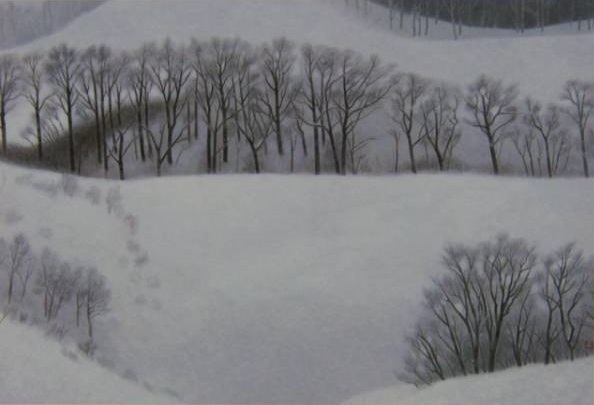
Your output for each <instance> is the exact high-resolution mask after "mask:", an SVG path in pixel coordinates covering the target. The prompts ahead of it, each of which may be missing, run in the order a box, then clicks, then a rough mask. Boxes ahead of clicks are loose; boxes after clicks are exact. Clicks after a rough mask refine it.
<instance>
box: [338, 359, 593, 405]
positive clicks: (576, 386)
mask: <svg viewBox="0 0 594 405" xmlns="http://www.w3.org/2000/svg"><path fill="white" fill-rule="evenodd" d="M592 373H593V372H592V360H591V359H583V360H580V361H578V362H577V363H575V364H569V363H562V364H556V365H553V366H549V367H544V366H542V365H533V366H527V367H524V368H522V369H514V370H506V371H503V372H499V373H496V374H494V375H489V376H485V375H482V376H476V377H468V378H457V379H454V380H449V381H445V382H442V383H439V384H435V385H433V386H431V387H429V388H424V389H415V388H412V387H407V386H400V387H394V388H392V389H387V390H381V391H377V392H373V393H369V394H364V395H360V396H357V397H355V398H352V399H350V400H349V401H347V402H346V403H345V405H366V404H368V405H381V404H386V405H387V404H394V403H395V402H396V403H398V404H399V405H425V404H426V405H459V404H505V405H548V404H583V405H587V404H591V403H592V398H594V395H593V393H592V377H593V374H592Z"/></svg>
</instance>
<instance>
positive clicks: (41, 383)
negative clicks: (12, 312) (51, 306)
mask: <svg viewBox="0 0 594 405" xmlns="http://www.w3.org/2000/svg"><path fill="white" fill-rule="evenodd" d="M0 341H1V342H2V350H0V364H2V367H1V368H0V393H1V394H0V402H1V403H34V402H35V403H39V402H41V403H44V402H45V403H47V402H59V403H60V402H61V403H171V402H173V400H172V399H168V398H166V397H165V396H164V395H157V394H151V393H149V392H148V391H147V390H146V389H144V388H143V387H141V386H138V385H137V384H135V383H133V382H130V381H127V380H124V379H122V378H120V377H118V376H116V375H114V374H113V373H111V372H110V371H109V370H107V369H104V368H103V367H101V366H99V365H98V364H97V363H96V362H93V361H90V360H89V359H86V358H85V357H84V355H82V354H80V353H79V352H77V351H76V350H75V349H73V348H66V347H63V346H62V345H61V344H60V343H58V342H56V341H55V340H53V339H51V338H44V337H43V336H42V335H40V334H39V333H38V332H37V331H35V330H33V329H31V328H30V327H27V326H24V325H21V324H17V323H13V322H11V321H7V320H5V321H4V322H3V323H2V324H0Z"/></svg>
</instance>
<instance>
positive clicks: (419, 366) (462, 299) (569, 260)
mask: <svg viewBox="0 0 594 405" xmlns="http://www.w3.org/2000/svg"><path fill="white" fill-rule="evenodd" d="M442 263H443V267H444V270H445V274H443V275H442V276H441V277H439V278H437V279H435V281H434V283H433V286H432V287H431V288H430V289H427V290H426V291H425V299H424V307H423V312H422V314H421V318H420V320H419V321H418V323H417V325H416V327H415V329H414V332H413V333H411V334H410V335H409V336H408V344H409V349H408V355H407V357H406V359H405V372H404V373H403V374H402V376H401V377H402V379H403V380H405V381H407V382H413V383H415V384H430V383H432V382H434V381H439V380H444V379H446V378H449V377H453V376H459V375H470V374H479V373H483V372H493V371H495V370H498V369H503V368H508V367H512V366H519V367H521V366H523V365H525V364H528V363H535V362H543V363H545V364H549V363H551V362H556V361H560V360H565V359H570V360H574V359H576V358H577V357H580V356H584V355H588V354H590V350H591V349H590V345H591V342H592V326H593V324H592V320H593V318H592V314H593V313H592V309H593V294H594V291H593V288H592V276H593V272H594V260H593V259H592V258H590V259H588V258H585V257H584V255H583V254H582V252H581V251H580V250H578V249H577V248H576V247H575V245H574V244H568V245H566V246H563V247H562V248H560V249H558V250H557V251H555V252H553V253H551V254H549V255H546V256H544V258H542V257H539V255H538V254H537V253H536V249H535V248H534V246H531V245H530V244H529V243H528V242H526V241H525V240H523V239H513V238H510V237H508V236H506V235H500V236H498V237H497V238H496V239H495V240H494V241H489V242H485V243H481V244H479V245H477V246H467V245H462V244H457V245H449V246H448V247H446V249H445V252H444V255H443V260H442Z"/></svg>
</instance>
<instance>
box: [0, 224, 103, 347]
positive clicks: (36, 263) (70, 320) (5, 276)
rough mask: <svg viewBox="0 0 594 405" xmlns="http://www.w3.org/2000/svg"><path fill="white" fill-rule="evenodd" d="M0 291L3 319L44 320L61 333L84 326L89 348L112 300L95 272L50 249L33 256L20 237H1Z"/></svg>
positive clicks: (25, 239) (23, 239)
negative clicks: (8, 316)
mask: <svg viewBox="0 0 594 405" xmlns="http://www.w3.org/2000/svg"><path fill="white" fill-rule="evenodd" d="M0 287H1V288H2V290H0V294H1V295H2V297H3V298H4V300H5V305H3V307H4V312H5V314H12V313H14V314H17V315H19V316H20V317H28V318H33V319H34V320H38V321H41V320H43V321H45V323H46V324H47V325H48V326H51V327H52V328H53V329H54V330H61V331H62V332H61V333H62V334H63V333H64V328H68V327H72V326H75V327H76V328H79V327H81V326H82V325H83V324H84V323H86V333H87V335H88V342H89V343H91V344H92V343H93V325H94V321H95V319H96V318H97V317H98V316H101V315H103V314H105V313H106V312H107V311H108V309H109V302H110V298H111V292H110V290H109V288H108V285H107V281H106V279H105V277H104V276H103V275H102V274H101V273H99V271H97V269H95V268H87V267H83V266H74V265H72V264H70V263H68V262H66V261H64V260H61V259H60V258H59V256H58V255H57V254H56V253H54V252H52V251H51V250H49V249H45V250H44V251H43V252H42V253H41V254H36V253H35V252H34V251H33V249H32V248H31V245H30V243H29V241H28V239H27V237H26V236H25V235H23V234H19V235H17V236H15V237H14V238H13V239H12V240H10V241H6V240H5V239H4V238H0ZM31 292H32V294H31ZM89 347H90V346H89Z"/></svg>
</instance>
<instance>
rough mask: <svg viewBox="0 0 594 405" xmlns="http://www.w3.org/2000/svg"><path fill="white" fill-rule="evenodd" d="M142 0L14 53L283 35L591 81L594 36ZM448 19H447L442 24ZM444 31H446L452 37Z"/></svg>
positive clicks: (246, 4)
mask: <svg viewBox="0 0 594 405" xmlns="http://www.w3.org/2000/svg"><path fill="white" fill-rule="evenodd" d="M140 4H141V3H139V2H138V1H135V0H115V1H109V2H107V3H106V4H104V5H102V6H100V7H98V8H97V9H95V10H93V11H91V12H89V13H86V14H84V15H82V16H81V17H79V18H77V19H76V20H75V21H73V22H72V23H71V24H69V25H68V26H67V27H65V28H64V29H63V30H61V31H59V32H56V33H54V34H53V35H49V36H47V37H43V38H40V39H38V40H36V41H33V42H32V43H30V44H28V45H26V46H23V47H20V48H17V49H15V50H12V51H16V52H27V51H31V50H42V51H43V50H47V49H49V48H50V47H52V46H54V45H57V44H59V43H62V42H66V43H69V44H70V45H73V46H77V47H85V46H89V45H91V44H97V43H104V44H107V45H110V46H112V47H114V48H116V49H124V50H130V49H133V48H136V47H138V46H140V45H141V44H143V43H146V42H149V41H156V42H160V41H162V40H163V39H164V38H166V37H169V38H171V39H173V40H175V41H177V42H184V43H188V42H189V40H190V38H192V37H195V38H198V39H202V40H208V39H210V38H211V37H226V38H229V37H240V38H242V39H244V40H246V41H249V42H251V43H254V44H261V43H264V42H267V41H270V40H271V39H273V38H276V37H280V36H286V37H288V38H290V39H291V40H293V41H295V42H296V43H297V44H304V43H313V44H323V45H330V46H335V47H340V48H344V47H348V48H351V49H354V50H357V51H360V52H362V53H363V54H366V55H367V54H372V53H373V54H378V55H379V56H380V57H381V58H382V60H384V61H385V62H387V63H396V64H397V65H398V68H399V70H400V71H407V72H409V71H410V72H415V73H417V74H419V75H423V76H426V77H430V78H434V79H436V80H442V81H446V82H449V83H451V84H455V85H458V86H461V87H465V86H466V85H467V84H469V82H470V81H471V80H473V79H475V78H476V77H478V75H479V74H481V73H484V74H488V75H491V76H493V77H497V78H502V79H504V80H505V81H506V82H507V83H518V84H520V88H519V89H520V92H521V97H522V98H524V97H527V96H532V97H535V98H536V99H539V100H541V101H544V102H549V101H554V100H558V98H559V96H560V93H561V88H562V86H563V84H564V83H565V82H566V81H567V80H568V79H573V78H579V79H582V80H594V70H592V69H591V62H592V56H591V49H592V48H593V47H594V34H593V33H590V32H589V33H585V34H580V35H577V34H575V35H550V34H549V33H551V34H552V33H557V32H558V31H559V29H558V30H553V29H551V30H550V31H547V32H546V33H545V34H542V35H538V36H535V35H531V36H529V35H527V36H525V37H520V38H513V39H512V38H510V37H509V31H503V32H507V35H505V34H501V35H500V36H496V37H487V38H484V37H483V38H474V39H465V40H460V41H454V40H434V39H425V38H407V37H405V36H402V35H400V34H399V33H395V32H394V31H390V30H389V28H388V27H387V26H386V25H385V24H381V23H374V21H373V20H372V19H366V18H365V17H363V16H361V15H360V14H357V13H355V12H354V11H353V9H351V8H347V7H345V6H344V1H343V0H283V1H278V0H249V1H237V0H176V1H174V2H172V1H168V0H144V1H143V2H142V5H140ZM442 25H444V27H445V24H443V23H442ZM446 32H447V30H445V31H443V35H444V36H445V38H449V37H448V36H447V35H449V34H446ZM29 122H30V113H29V112H28V108H27V107H26V106H25V105H24V103H23V106H22V107H20V108H18V109H17V111H15V112H14V113H13V114H12V117H10V118H9V127H10V133H11V134H15V135H12V136H10V140H11V142H18V141H19V136H17V135H19V134H20V133H21V132H22V131H23V129H24V128H25V127H26V125H27V124H28V123H29Z"/></svg>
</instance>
